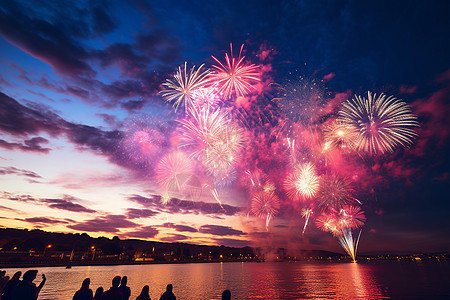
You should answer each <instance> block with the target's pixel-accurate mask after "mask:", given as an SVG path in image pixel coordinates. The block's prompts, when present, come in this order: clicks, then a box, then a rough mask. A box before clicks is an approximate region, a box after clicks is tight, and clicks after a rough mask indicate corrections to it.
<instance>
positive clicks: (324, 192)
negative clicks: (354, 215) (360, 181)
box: [315, 174, 359, 210]
mask: <svg viewBox="0 0 450 300" xmlns="http://www.w3.org/2000/svg"><path fill="white" fill-rule="evenodd" d="M354 193H355V191H354V189H353V186H352V183H351V181H350V179H348V178H345V177H339V176H337V175H335V174H328V175H325V176H323V178H322V181H321V183H320V188H319V190H318V192H317V195H316V198H315V200H316V203H317V206H318V207H319V208H321V209H323V210H332V209H334V210H340V209H341V208H343V207H344V206H345V205H347V204H352V203H355V202H358V203H359V201H358V200H357V199H356V198H355V197H354Z"/></svg>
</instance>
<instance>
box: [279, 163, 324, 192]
mask: <svg viewBox="0 0 450 300" xmlns="http://www.w3.org/2000/svg"><path fill="white" fill-rule="evenodd" d="M284 187H285V189H286V192H287V195H288V196H289V197H290V198H291V199H294V200H302V201H306V200H308V199H311V198H312V197H314V196H315V195H316V193H317V191H318V190H319V177H318V176H317V175H316V171H315V168H314V165H313V164H311V163H305V164H300V165H298V166H297V167H296V168H295V171H294V172H292V173H291V174H289V176H288V177H287V178H286V180H285V181H284Z"/></svg>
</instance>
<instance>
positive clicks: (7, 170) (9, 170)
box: [0, 167, 42, 179]
mask: <svg viewBox="0 0 450 300" xmlns="http://www.w3.org/2000/svg"><path fill="white" fill-rule="evenodd" d="M9 174H16V175H21V176H25V177H29V178H34V179H36V178H42V176H40V175H39V174H37V173H35V172H33V171H29V170H24V169H18V168H15V167H0V175H9Z"/></svg>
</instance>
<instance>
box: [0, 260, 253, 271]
mask: <svg viewBox="0 0 450 300" xmlns="http://www.w3.org/2000/svg"><path fill="white" fill-rule="evenodd" d="M232 262H242V263H243V262H253V263H259V262H257V261H247V260H235V261H223V260H211V261H156V262H155V261H147V262H146V261H139V262H73V263H58V262H55V263H42V262H37V263H22V264H19V263H0V269H19V268H49V267H68V266H69V267H80V266H129V265H167V264H198V263H200V264H208V263H232Z"/></svg>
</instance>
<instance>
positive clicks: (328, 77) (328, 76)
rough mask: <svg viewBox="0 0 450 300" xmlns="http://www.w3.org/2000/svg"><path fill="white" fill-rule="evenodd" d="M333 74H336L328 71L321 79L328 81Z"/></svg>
mask: <svg viewBox="0 0 450 300" xmlns="http://www.w3.org/2000/svg"><path fill="white" fill-rule="evenodd" d="M334 76H336V74H334V73H328V74H327V75H325V76H323V80H324V81H330V80H331V79H333V78H334Z"/></svg>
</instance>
